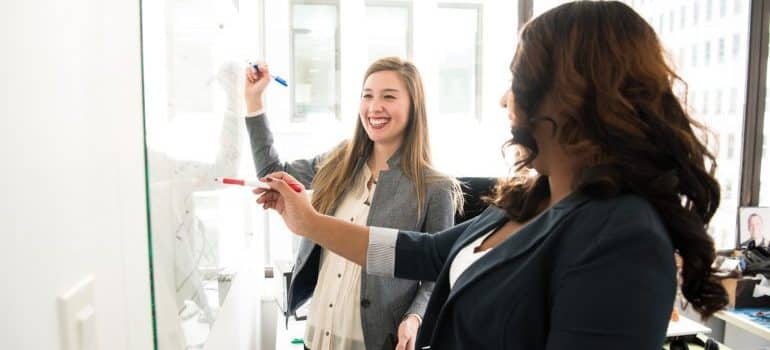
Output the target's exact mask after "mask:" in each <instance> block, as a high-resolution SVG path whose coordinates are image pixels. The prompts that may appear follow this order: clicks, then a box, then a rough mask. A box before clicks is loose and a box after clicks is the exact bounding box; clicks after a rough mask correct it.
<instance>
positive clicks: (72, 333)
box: [58, 275, 97, 350]
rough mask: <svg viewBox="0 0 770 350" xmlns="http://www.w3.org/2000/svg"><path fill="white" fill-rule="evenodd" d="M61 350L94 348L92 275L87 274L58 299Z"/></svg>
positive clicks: (94, 325) (95, 346)
mask: <svg viewBox="0 0 770 350" xmlns="http://www.w3.org/2000/svg"><path fill="white" fill-rule="evenodd" d="M58 307H59V329H60V332H61V337H60V341H61V344H60V345H61V348H62V349H63V350H96V349H97V342H96V309H95V308H94V276H93V275H88V276H87V277H86V278H85V279H83V280H82V281H80V282H79V283H78V284H76V285H75V286H74V287H72V289H70V290H69V291H67V292H66V293H64V294H63V295H61V296H60V297H59V299H58Z"/></svg>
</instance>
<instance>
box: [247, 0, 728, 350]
mask: <svg viewBox="0 0 770 350" xmlns="http://www.w3.org/2000/svg"><path fill="white" fill-rule="evenodd" d="M511 72H512V74H513V84H512V88H511V90H510V91H508V92H507V93H506V95H505V98H504V104H505V106H507V108H508V111H509V118H510V119H511V125H512V134H513V138H512V139H511V141H510V145H511V146H512V147H515V148H516V149H517V150H518V151H519V159H520V160H519V163H518V167H517V169H516V172H515V174H513V176H512V177H511V178H508V179H501V180H500V184H499V185H498V187H497V188H496V192H495V194H494V196H493V197H492V198H491V199H490V203H491V204H492V205H491V206H490V207H489V208H488V209H487V210H486V211H485V212H484V213H482V214H481V215H479V216H477V217H476V218H475V219H473V220H470V221H467V222H465V223H463V224H461V225H458V226H455V227H454V228H451V229H449V230H446V231H444V232H441V233H438V234H435V235H426V234H421V233H415V232H405V231H398V230H394V229H386V228H378V227H369V228H367V227H362V226H356V225H352V224H349V223H346V222H343V221H340V220H336V219H334V218H331V217H327V216H323V215H320V214H318V213H316V212H315V211H314V210H313V209H312V207H311V206H310V204H309V202H308V201H307V199H306V198H305V197H306V196H305V195H304V194H302V193H295V192H293V191H292V190H291V189H290V188H289V187H288V185H287V182H292V181H294V180H293V179H292V178H291V177H290V176H287V175H286V174H283V173H276V174H272V175H271V176H269V178H266V180H269V181H270V183H271V188H272V189H271V190H269V191H257V193H259V194H261V196H260V197H259V199H258V202H259V203H261V204H263V206H265V207H266V208H272V209H275V210H277V211H278V212H279V213H280V214H281V215H282V216H283V218H284V220H285V221H286V223H287V224H288V226H289V228H290V229H291V230H292V231H293V232H296V233H298V234H300V235H302V236H305V237H308V238H309V239H311V240H313V241H315V242H318V243H319V244H320V245H322V246H324V247H326V248H328V249H330V250H332V251H335V252H337V253H338V254H340V255H342V256H344V257H346V258H348V259H350V260H352V261H354V262H356V263H358V264H361V265H362V266H364V267H365V269H366V271H367V273H370V274H380V275H386V276H395V277H398V278H408V279H417V280H431V281H436V284H435V288H434V291H433V295H432V297H431V300H430V302H429V304H428V309H427V311H426V313H425V317H424V320H423V324H422V327H421V330H420V334H419V336H418V339H417V347H418V349H441V350H445V349H566V348H571V349H660V348H661V345H662V343H663V340H664V338H665V333H666V327H667V324H668V319H669V316H670V313H671V306H672V305H673V300H674V294H675V290H676V269H675V264H674V253H677V254H679V255H680V256H681V257H682V259H683V266H682V285H681V288H682V292H683V294H684V296H685V297H686V298H687V300H688V301H689V302H690V303H691V304H692V305H693V306H694V307H695V309H696V310H697V311H698V312H700V314H701V315H702V316H704V317H706V316H709V315H711V314H712V313H714V312H715V311H717V310H719V309H721V308H723V307H724V306H725V305H726V304H727V297H726V293H725V290H724V289H723V288H722V287H721V285H720V284H719V282H718V281H717V280H716V278H715V277H714V274H713V271H712V269H711V268H710V265H711V262H712V260H713V259H714V254H715V253H714V244H713V241H712V240H711V238H710V237H709V235H708V234H707V233H706V227H707V225H708V222H709V221H710V219H711V217H712V215H713V214H714V212H715V211H716V209H717V207H718V205H719V185H718V183H717V182H716V180H715V179H714V177H713V173H714V169H715V161H714V156H713V155H712V154H711V153H710V152H709V151H708V149H707V148H706V146H705V145H704V144H703V143H702V142H701V141H700V140H699V137H698V135H697V134H696V131H697V132H702V131H705V130H704V128H703V127H702V126H701V125H700V124H698V123H697V122H695V121H694V120H693V119H692V118H690V117H689V116H688V114H687V112H686V110H685V108H684V107H683V105H682V104H681V103H680V102H679V100H678V99H677V97H676V96H675V95H674V92H673V91H672V87H673V84H674V83H675V82H677V81H679V80H680V79H679V77H678V76H677V75H676V73H675V72H674V71H673V70H672V69H671V68H670V67H669V66H668V65H667V64H666V61H665V59H664V54H663V49H662V47H661V44H660V42H659V41H658V38H657V37H656V35H655V33H654V31H653V29H652V28H651V27H650V26H649V25H648V24H647V23H646V22H645V21H644V20H643V19H642V18H641V17H640V16H639V15H638V14H636V13H635V12H634V11H633V10H632V9H631V8H629V7H628V6H626V5H624V4H623V3H620V2H615V1H612V2H609V1H608V2H588V1H585V2H582V1H581V2H574V3H568V4H565V5H562V6H559V7H557V8H554V9H552V10H550V11H548V12H546V13H544V14H543V15H541V16H539V17H537V18H535V19H533V20H532V21H531V22H530V23H528V24H527V25H526V26H525V28H524V29H523V30H522V32H521V41H520V42H519V46H518V48H517V50H516V55H515V56H514V58H513V62H512V64H511ZM533 170H534V171H533Z"/></svg>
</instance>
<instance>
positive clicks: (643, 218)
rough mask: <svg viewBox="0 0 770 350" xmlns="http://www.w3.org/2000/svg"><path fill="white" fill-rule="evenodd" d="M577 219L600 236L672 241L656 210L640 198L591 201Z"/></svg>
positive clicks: (620, 196)
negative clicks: (639, 237) (628, 236)
mask: <svg viewBox="0 0 770 350" xmlns="http://www.w3.org/2000/svg"><path fill="white" fill-rule="evenodd" d="M577 217H578V218H579V219H578V220H579V221H581V222H582V223H583V224H584V226H587V227H590V228H591V230H595V232H596V233H597V234H599V235H600V237H601V236H613V235H630V236H633V235H643V236H645V237H646V239H658V240H661V241H662V242H668V241H669V237H668V231H667V230H666V227H665V225H664V223H663V219H662V218H661V216H660V214H659V213H658V211H657V209H655V207H654V206H653V205H652V203H650V202H649V201H648V200H647V199H645V198H644V197H641V196H639V195H635V194H622V195H618V196H614V197H611V198H604V199H589V200H588V201H587V203H586V205H585V206H584V208H583V210H581V211H580V215H577ZM600 237H597V238H600Z"/></svg>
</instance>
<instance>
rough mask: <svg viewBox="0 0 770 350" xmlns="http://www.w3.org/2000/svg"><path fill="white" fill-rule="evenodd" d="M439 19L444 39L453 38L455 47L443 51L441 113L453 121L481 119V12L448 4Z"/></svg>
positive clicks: (440, 80) (474, 8) (452, 45)
mask: <svg viewBox="0 0 770 350" xmlns="http://www.w3.org/2000/svg"><path fill="white" fill-rule="evenodd" d="M436 15H437V18H438V21H437V23H441V25H442V26H443V27H442V30H441V31H442V33H443V35H446V36H447V37H451V38H452V41H451V42H452V44H451V45H441V46H440V49H439V51H440V53H439V60H438V64H439V89H440V91H439V112H440V113H441V114H442V115H443V116H444V117H446V118H449V120H452V119H457V118H462V117H468V116H471V117H474V118H481V115H480V113H479V110H478V108H477V106H478V100H479V97H480V94H481V91H480V85H479V76H480V74H479V73H480V71H479V68H480V64H479V63H480V61H481V57H480V55H481V50H480V45H481V30H480V28H479V24H480V23H481V20H480V18H479V16H480V15H481V10H480V8H479V7H477V6H473V5H471V6H459V5H455V4H451V5H450V4H444V5H441V6H440V7H439V9H438V11H437V14H436Z"/></svg>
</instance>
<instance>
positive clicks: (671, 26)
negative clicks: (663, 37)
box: [668, 10, 676, 32]
mask: <svg viewBox="0 0 770 350" xmlns="http://www.w3.org/2000/svg"><path fill="white" fill-rule="evenodd" d="M674 22H676V13H675V12H674V10H671V12H670V13H669V18H668V30H669V31H671V32H673V31H674Z"/></svg>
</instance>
